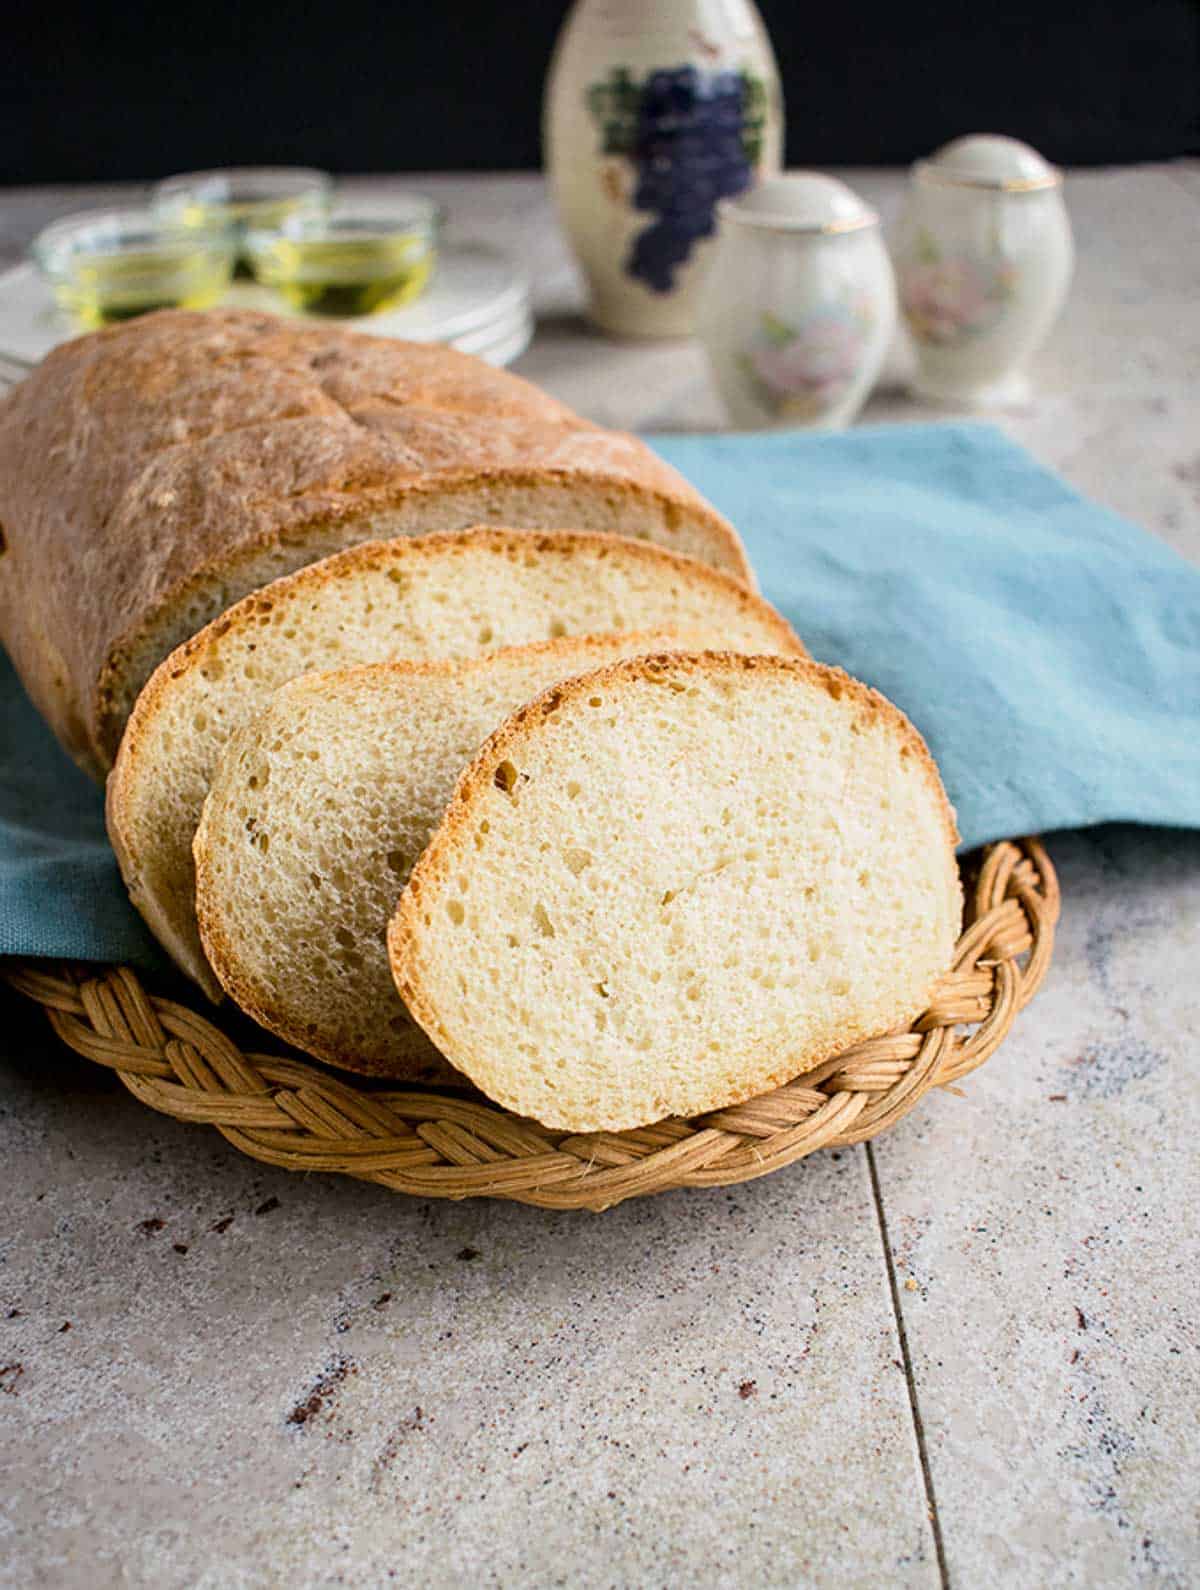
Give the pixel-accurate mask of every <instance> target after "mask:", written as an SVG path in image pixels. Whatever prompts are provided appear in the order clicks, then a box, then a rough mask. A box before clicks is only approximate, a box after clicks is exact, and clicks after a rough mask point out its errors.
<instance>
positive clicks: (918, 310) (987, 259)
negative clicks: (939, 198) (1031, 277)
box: [899, 231, 1017, 347]
mask: <svg viewBox="0 0 1200 1590" xmlns="http://www.w3.org/2000/svg"><path fill="white" fill-rule="evenodd" d="M1016 284H1017V269H1016V266H1015V265H1014V264H1013V263H1012V262H1011V261H1010V260H1007V259H1005V257H1004V256H1003V255H1002V254H1000V253H998V252H997V253H994V254H990V255H986V256H984V255H979V254H972V253H968V252H966V251H963V252H958V253H953V252H952V253H947V252H945V251H944V250H942V249H941V248H939V247H938V244H937V242H936V240H935V239H934V238H933V236H932V235H931V234H930V233H929V232H927V231H922V232H921V233H920V234H919V235H918V238H917V248H916V256H915V258H914V259H913V260H912V261H911V262H910V263H909V264H907V265H904V266H902V267H901V270H900V283H899V285H900V307H901V309H902V310H903V312H904V318H905V320H906V322H907V323H908V329H909V330H910V331H911V332H912V334H913V336H914V337H915V338H916V339H917V341H918V342H923V343H934V344H938V345H940V346H943V347H944V346H947V345H949V344H952V343H957V342H962V341H965V340H966V339H968V338H970V337H977V336H980V335H981V334H982V333H983V332H986V331H990V330H991V329H992V328H993V327H994V326H995V325H996V324H997V322H998V321H999V319H1000V317H1001V316H1002V315H1003V313H1004V310H1005V308H1006V306H1007V305H1008V303H1009V301H1010V300H1011V298H1012V296H1013V292H1014V290H1015V288H1016Z"/></svg>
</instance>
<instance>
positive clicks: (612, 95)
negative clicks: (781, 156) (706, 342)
mask: <svg viewBox="0 0 1200 1590" xmlns="http://www.w3.org/2000/svg"><path fill="white" fill-rule="evenodd" d="M587 99H588V109H589V111H590V112H591V115H592V117H593V119H594V121H595V122H596V124H597V126H598V127H599V129H600V138H601V153H602V154H603V156H604V157H605V158H606V160H608V161H609V162H610V164H609V165H608V166H606V167H605V169H604V172H603V182H604V186H605V190H606V192H607V193H608V194H609V196H610V198H612V199H614V200H618V201H620V202H627V203H629V204H631V205H632V207H633V208H634V209H636V210H641V211H645V212H646V213H648V214H650V215H653V216H654V217H655V219H654V220H653V221H652V222H651V223H650V224H649V225H648V226H646V227H643V228H642V229H641V230H640V231H638V232H637V233H636V234H635V235H634V238H633V241H632V244H631V246H630V249H629V252H628V254H627V256H626V258H625V267H624V268H625V270H626V272H627V273H628V274H629V275H630V276H632V277H634V278H635V279H636V280H638V281H640V282H642V283H643V284H644V285H645V286H647V287H648V288H650V289H651V290H652V291H653V292H656V293H662V294H666V293H670V292H671V291H672V290H673V289H674V287H675V284H676V273H677V271H678V269H679V267H680V266H681V265H683V264H685V263H686V262H687V260H688V259H689V258H690V256H691V253H692V250H693V248H694V247H695V245H696V244H697V243H699V242H701V241H702V240H703V239H705V238H709V237H712V236H713V234H714V232H715V231H716V215H715V209H716V204H717V201H718V200H720V199H724V198H730V197H732V196H734V195H735V194H739V193H743V192H745V190H746V189H747V188H749V187H750V186H751V184H752V183H753V181H754V180H755V174H756V167H757V166H758V164H759V162H760V160H761V158H762V153H763V140H764V127H765V124H766V118H767V103H768V102H767V88H766V84H765V83H764V82H763V80H762V79H761V78H759V77H757V76H755V75H754V74H753V73H751V72H749V71H746V70H744V69H743V70H741V71H711V72H709V71H704V70H702V69H701V68H699V67H696V66H691V65H688V66H678V67H672V68H661V69H659V70H656V71H652V72H650V73H649V74H648V75H647V76H646V77H644V78H643V79H641V80H640V81H639V80H638V79H636V78H635V77H634V75H633V74H632V73H631V72H630V71H629V70H628V69H627V68H625V67H615V68H614V69H613V70H612V71H611V72H610V73H609V75H608V77H607V78H606V79H605V80H604V81H602V82H598V83H594V84H592V86H591V87H590V89H589V90H588V96H587ZM626 163H628V164H626ZM630 168H632V182H629V181H628V180H626V172H627V171H629V170H630Z"/></svg>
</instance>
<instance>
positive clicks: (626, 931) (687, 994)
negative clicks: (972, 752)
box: [389, 654, 961, 1131]
mask: <svg viewBox="0 0 1200 1590" xmlns="http://www.w3.org/2000/svg"><path fill="white" fill-rule="evenodd" d="M956 838H957V836H956V834H955V829H954V820H953V813H952V811H951V809H950V807H949V806H948V804H947V801H946V797H945V794H944V792H943V790H942V786H941V781H940V780H939V778H938V774H937V770H936V768H935V767H934V765H933V762H932V761H931V759H930V757H929V754H928V752H927V750H926V749H925V745H924V743H923V742H922V740H921V738H920V736H919V735H918V734H917V732H916V730H915V729H914V728H913V727H912V725H911V724H910V723H909V722H908V721H907V719H905V718H904V717H903V716H902V715H901V713H900V712H899V711H897V709H896V708H895V707H893V706H892V705H891V704H890V703H889V702H888V701H886V700H884V698H883V697H882V696H879V695H877V694H876V693H875V692H874V691H872V690H869V689H867V688H866V686H864V685H861V684H859V683H858V682H857V681H855V680H852V679H850V678H848V677H847V676H846V675H845V674H843V673H841V672H840V671H838V670H834V669H829V668H824V667H821V666H819V665H817V664H815V663H811V662H806V661H797V660H788V659H782V658H765V657H753V658H746V657H733V656H729V655H711V654H709V655H706V656H703V657H691V658H687V657H670V656H667V657H661V658H642V659H638V660H634V661H628V662H623V663H619V664H616V665H614V666H612V667H610V668H608V669H605V670H602V671H600V672H597V673H595V674H592V675H590V676H586V677H583V678H580V679H576V680H573V681H571V682H570V683H569V684H566V685H562V686H555V687H554V689H552V690H550V691H548V692H547V693H546V694H545V695H543V696H542V697H541V698H540V699H539V700H537V701H534V702H532V703H530V704H529V705H527V706H525V707H524V708H522V709H521V710H520V711H519V712H518V713H517V714H516V715H515V716H514V717H513V718H511V719H510V720H509V721H508V722H507V723H506V724H504V725H503V726H502V727H501V728H500V729H499V730H498V731H497V732H496V733H495V734H494V735H493V736H492V738H491V739H490V740H489V741H488V743H487V744H486V745H485V746H484V747H483V749H482V750H481V751H480V753H479V755H478V756H477V757H476V759H475V761H474V762H473V763H472V765H471V767H470V768H469V769H468V770H467V772H466V773H464V775H463V777H462V779H461V780H460V782H459V784H458V788H457V790H456V792H455V795H454V798H453V800H452V801H451V802H450V805H449V807H448V809H447V812H446V815H445V817H444V818H443V819H442V822H441V824H440V826H439V827H438V830H437V832H436V833H435V835H434V836H433V839H432V840H431V842H430V844H429V846H428V848H427V850H426V851H425V853H424V855H423V856H422V858H421V860H420V861H419V862H418V864H417V866H416V868H415V870H414V872H413V874H412V877H411V878H410V880H409V883H408V885H407V887H406V888H405V890H404V893H403V895H402V896H401V898H400V903H399V906H398V907H397V910H396V914H395V916H394V918H393V920H392V923H391V926H390V930H389V943H390V952H391V959H392V968H393V972H394V974H395V978H396V983H397V986H398V988H399V990H400V993H401V995H402V996H403V998H404V1000H405V1002H406V1004H407V1006H408V1008H409V1010H410V1011H411V1012H412V1014H413V1015H414V1016H415V1017H416V1018H417V1020H418V1021H419V1022H420V1023H421V1025H422V1026H423V1027H424V1028H425V1031H426V1032H427V1033H428V1034H429V1036H430V1037H431V1038H432V1040H433V1041H434V1043H435V1044H436V1045H437V1047H438V1048H439V1049H440V1050H441V1051H442V1052H443V1053H444V1054H445V1055H446V1056H447V1058H448V1059H449V1060H450V1061H451V1063H452V1064H454V1065H455V1066H457V1067H458V1068H459V1069H461V1070H462V1071H464V1072H465V1073H466V1074H467V1075H468V1076H469V1077H470V1078H471V1080H472V1081H473V1082H475V1084H476V1085H477V1086H478V1087H480V1088H481V1089H483V1091H484V1092H485V1093H487V1094H489V1095H490V1096H491V1097H492V1098H493V1099H495V1100H497V1101H498V1102H499V1103H501V1104H503V1105H506V1106H507V1107H508V1108H510V1109H512V1110H515V1111H517V1112H518V1113H519V1114H522V1115H530V1116H533V1117H534V1118H536V1119H537V1120H539V1121H542V1122H544V1123H545V1124H546V1125H547V1126H550V1127H554V1128H559V1129H562V1130H565V1131H593V1130H617V1129H620V1128H625V1127H635V1126H641V1125H645V1124H648V1123H650V1122H652V1121H657V1120H661V1119H662V1118H664V1117H666V1116H670V1115H677V1114H678V1115H692V1114H696V1113H698V1112H702V1111H706V1110H713V1109H717V1108H720V1107H721V1106H723V1105H728V1104H731V1103H733V1102H735V1101H738V1100H742V1099H746V1098H749V1097H752V1096H754V1095H755V1094H758V1093H760V1092H762V1091H764V1090H766V1089H769V1088H772V1087H775V1086H778V1085H780V1084H782V1083H784V1082H786V1081H788V1080H789V1079H790V1078H792V1077H795V1076H797V1075H799V1074H801V1073H802V1072H804V1071H806V1070H809V1069H811V1068H812V1067H813V1066H814V1065H816V1064H818V1063H819V1062H820V1061H822V1060H824V1059H826V1058H828V1057H830V1056H832V1055H834V1054H837V1053H838V1052H840V1051H841V1050H842V1049H844V1048H846V1047H848V1046H849V1045H851V1044H853V1043H856V1042H858V1041H859V1040H861V1039H864V1038H867V1037H870V1036H872V1035H875V1034H879V1033H883V1032H887V1031H889V1030H890V1029H892V1028H893V1027H895V1026H897V1025H899V1024H903V1023H905V1022H907V1021H909V1020H910V1019H912V1018H913V1017H914V1016H916V1015H917V1014H918V1013H919V1012H920V1011H921V1010H922V1009H923V1008H924V1006H925V1004H926V1002H927V1000H928V998H929V995H930V992H931V990H932V988H933V985H934V983H935V981H936V980H937V978H938V976H939V975H940V974H941V973H942V972H944V971H945V970H946V969H947V968H948V966H949V964H950V960H951V955H952V953H953V949H954V944H955V941H956V937H957V934H958V930H959V924H960V913H961V890H960V886H959V880H958V872H957V868H956V865H955V858H954V847H955V843H956Z"/></svg>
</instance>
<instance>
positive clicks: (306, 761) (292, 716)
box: [195, 630, 687, 1075]
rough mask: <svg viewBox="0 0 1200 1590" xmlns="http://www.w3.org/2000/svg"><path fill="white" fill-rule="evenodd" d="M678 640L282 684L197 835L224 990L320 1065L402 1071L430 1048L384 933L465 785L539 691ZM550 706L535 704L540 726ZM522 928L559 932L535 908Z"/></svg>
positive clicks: (205, 927) (609, 643) (533, 649)
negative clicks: (492, 740)
mask: <svg viewBox="0 0 1200 1590" xmlns="http://www.w3.org/2000/svg"><path fill="white" fill-rule="evenodd" d="M686 643H687V636H686V634H685V633H684V632H679V631H672V630H666V631H664V630H656V631H652V632H650V633H648V634H632V635H609V636H580V637H575V638H568V639H564V640H554V641H546V642H543V643H542V644H540V645H536V646H521V647H512V648H509V649H506V650H504V651H500V652H496V653H493V654H492V655H490V656H487V657H483V658H476V659H471V660H469V661H445V662H441V663H391V664H389V663H382V664H376V665H373V666H367V667H362V668H351V669H344V670H339V671H336V672H332V673H317V674H308V675H306V676H305V677H303V678H300V679H296V680H293V681H292V682H291V683H290V684H287V685H285V686H283V688H282V689H280V690H279V691H278V692H276V694H275V695H274V696H273V697H272V699H271V701H270V703H269V705H268V706H267V708H266V710H265V711H264V712H263V713H261V715H259V716H258V717H257V718H255V719H254V720H252V721H251V722H250V723H249V724H247V725H245V726H244V727H243V728H242V729H240V730H239V731H238V732H237V734H235V736H234V737H233V739H232V741H231V742H230V744H229V747H228V749H227V750H226V752H225V754H224V756H223V757H222V759H221V761H220V763H219V766H218V769H217V772H216V776H215V777H214V779H213V785H212V790H211V792H210V794H209V796H208V799H207V801H206V802H205V805H204V813H203V818H202V821H201V823H200V828H199V831H198V833H197V835H196V844H195V856H196V870H197V901H198V907H199V923H200V931H201V934H202V938H203V943H204V947H205V949H206V950H207V952H208V955H209V958H210V960H211V963H212V966H213V968H214V970H215V972H216V974H217V976H218V977H219V979H220V982H221V984H222V986H223V987H224V988H225V989H226V990H227V991H228V993H229V994H230V995H231V996H232V997H233V998H234V999H235V1000H236V1001H237V1003H238V1004H239V1005H240V1006H241V1007H242V1008H243V1009H244V1010H245V1011H247V1012H248V1013H249V1014H250V1015H252V1016H253V1017H254V1018H255V1019H256V1020H257V1021H259V1022H261V1023H262V1025H263V1026H264V1027H268V1028H269V1029H270V1030H271V1031H272V1032H275V1033H277V1034H278V1035H279V1036H280V1037H282V1038H285V1039H287V1041H288V1042H289V1043H294V1044H296V1045H297V1046H298V1047H300V1048H302V1049H306V1050H308V1051H309V1052H310V1053H312V1054H315V1055H317V1056H319V1057H320V1058H321V1059H323V1060H328V1061H331V1062H333V1063H334V1064H339V1065H345V1066H347V1067H349V1068H351V1069H353V1070H367V1071H371V1072H375V1073H378V1074H382V1075H405V1074H407V1073H408V1070H409V1067H410V1065H411V1061H412V1057H413V1055H414V1053H417V1054H420V1053H422V1052H424V1051H428V1050H429V1049H430V1045H429V1041H428V1039H427V1038H426V1037H425V1035H424V1034H423V1033H422V1032H421V1030H420V1029H419V1028H418V1027H417V1026H415V1024H414V1023H413V1022H412V1021H411V1019H410V1018H409V1016H408V1013H407V1012H406V1011H405V1009H404V1006H403V1004H402V1003H401V1001H400V998H399V996H398V995H397V993H396V989H395V985H394V983H393V982H392V978H391V973H390V971H389V969H388V959H387V947H386V930H387V922H388V918H389V916H390V915H391V913H392V910H393V908H394V906H395V904H396V900H397V898H398V897H399V894H400V890H401V888H402V887H403V885H404V883H405V882H406V880H407V878H408V875H409V872H410V871H411V869H412V866H413V863H414V862H415V861H416V859H417V857H418V856H419V855H420V853H421V851H422V849H423V848H424V846H425V842H426V840H427V839H428V837H429V834H430V832H431V831H432V830H433V828H434V827H435V825H436V823H437V821H438V819H439V818H440V816H441V814H442V810H443V808H444V807H445V805H446V802H447V801H448V800H449V799H450V796H451V794H452V793H453V790H454V785H455V781H456V779H457V778H458V776H459V774H460V773H461V772H462V770H463V768H464V767H465V766H466V765H467V763H468V762H469V761H470V760H471V758H472V756H473V755H474V754H475V752H476V751H477V750H478V749H479V747H480V745H481V744H482V743H483V741H484V740H485V739H486V738H487V736H488V735H489V734H490V733H491V731H492V730H493V729H494V728H495V727H496V726H497V725H498V724H499V723H501V722H503V720H504V719H505V718H506V717H507V716H508V715H509V713H511V712H512V711H513V710H514V709H515V708H517V707H519V706H520V705H521V704H522V703H523V702H525V701H528V700H530V699H531V698H533V697H534V696H537V694H538V692H539V691H542V690H544V689H545V688H546V686H547V685H552V684H554V682H555V681H557V680H561V679H564V678H566V677H568V676H569V675H571V674H578V673H581V672H585V671H587V670H589V669H594V668H595V667H596V665H597V664H598V663H609V662H612V661H615V660H616V659H618V658H620V657H624V656H629V655H631V654H636V653H638V652H645V651H649V650H654V649H656V648H661V647H662V646H664V645H672V644H674V645H679V644H686ZM556 700H557V696H556V694H555V692H554V691H551V692H550V693H549V694H548V695H546V696H543V697H542V698H541V705H540V708H539V710H540V711H541V712H542V713H543V716H544V717H545V718H546V720H547V721H549V720H550V719H551V718H552V715H553V713H554V711H555V703H556ZM516 781H517V780H516V775H515V774H514V777H513V783H514V787H515V784H516ZM486 831H487V830H486V828H485V829H484V830H483V834H486ZM473 843H474V841H473V839H472V840H470V841H469V845H471V846H473ZM472 855H473V849H471V850H470V851H469V853H468V854H467V855H466V856H465V857H464V859H463V864H462V867H461V868H460V870H459V872H458V874H457V875H456V877H455V880H454V887H453V889H452V891H451V893H450V895H449V896H448V898H447V899H446V901H445V903H444V906H443V910H444V913H445V916H446V920H447V921H448V923H449V924H450V925H451V926H452V927H455V928H457V927H462V926H463V925H464V924H465V922H466V919H467V912H468V903H469V893H468V891H469V888H470V877H471V873H472V871H473V863H472ZM469 908H470V911H471V914H472V916H474V914H475V911H476V909H477V907H476V903H475V902H470V905H469ZM532 931H534V932H536V933H540V934H544V935H546V936H549V937H552V936H553V934H554V932H555V928H554V924H553V922H552V920H551V918H550V916H549V915H548V914H547V913H546V912H545V911H544V910H543V911H541V912H540V913H539V912H538V910H537V909H536V908H535V909H534V912H533V918H532Z"/></svg>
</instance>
